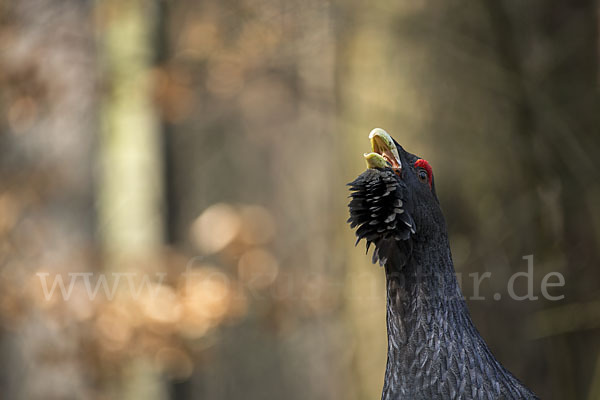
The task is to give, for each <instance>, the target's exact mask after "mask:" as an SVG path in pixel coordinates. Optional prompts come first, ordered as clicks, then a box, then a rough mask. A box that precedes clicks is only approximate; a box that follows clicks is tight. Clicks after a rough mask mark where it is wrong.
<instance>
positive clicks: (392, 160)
mask: <svg viewBox="0 0 600 400" xmlns="http://www.w3.org/2000/svg"><path fill="white" fill-rule="evenodd" d="M369 140H370V141H371V149H372V150H373V153H369V156H370V157H371V159H372V162H373V163H374V165H375V164H377V165H379V163H380V160H378V159H375V157H373V156H371V154H377V155H379V156H380V157H381V158H383V159H384V161H386V162H387V163H388V165H385V166H386V167H392V168H394V169H401V168H402V162H401V161H400V156H399V154H398V149H397V148H396V144H395V143H394V141H393V140H392V137H391V136H390V135H389V134H388V133H387V132H386V131H384V130H383V129H381V128H375V129H373V130H372V131H371V133H369ZM365 159H367V154H365ZM367 165H369V160H368V159H367ZM369 168H383V167H369Z"/></svg>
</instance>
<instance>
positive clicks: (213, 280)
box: [0, 0, 600, 400]
mask: <svg viewBox="0 0 600 400" xmlns="http://www.w3.org/2000/svg"><path fill="white" fill-rule="evenodd" d="M598 15H599V7H598V3H597V2H596V1H594V0H575V1H569V2H548V1H540V0H529V1H518V0H474V1H466V0H449V1H444V2H433V1H428V0H411V1H408V0H400V1H390V0H376V1H372V2H359V1H339V0H330V1H328V0H288V1H276V0H239V1H230V0H225V1H217V0H200V1H191V0H177V1H175V0H162V1H161V0H127V1H122V0H98V1H88V0H55V1H45V0H18V1H10V0H0V48H1V51H0V237H1V239H0V260H1V263H0V321H1V327H0V358H1V360H2V363H1V366H0V392H1V393H2V395H1V397H2V398H5V399H45V400H47V399H132V400H133V399H145V400H154V399H177V400H179V399H182V400H183V399H242V398H243V399H248V400H252V399H256V400H259V399H260V400H267V399H282V398H283V399H290V400H295V399H298V400H300V399H315V400H317V399H350V400H353V399H357V400H358V399H374V398H379V396H380V391H381V387H382V383H383V371H384V368H385V354H386V348H385V346H386V336H385V335H386V333H385V299H384V295H385V290H384V276H383V271H382V270H381V269H380V268H378V267H376V266H373V265H371V264H370V257H369V256H367V255H364V248H362V247H361V248H354V247H353V244H354V239H353V234H352V232H351V231H350V229H349V227H348V226H347V225H346V224H345V220H346V218H347V210H346V205H347V198H346V196H347V194H348V192H347V188H346V187H345V184H346V183H347V182H348V181H350V180H352V179H353V178H354V177H355V176H356V175H357V174H359V173H360V172H361V171H362V170H363V169H364V161H363V159H362V153H363V152H364V151H367V150H368V149H369V143H368V139H367V135H368V132H369V131H370V130H371V129H372V128H374V127H381V128H384V129H386V130H387V131H388V132H389V133H390V134H392V135H393V136H394V137H395V138H396V139H397V140H398V141H399V142H400V143H402V144H403V145H404V146H405V148H406V149H407V150H409V151H411V152H413V153H416V154H419V155H421V156H423V157H424V158H426V159H428V160H429V161H430V162H431V164H432V165H433V168H434V173H435V176H436V185H437V192H438V196H439V197H440V200H441V203H442V206H443V208H444V210H445V214H446V218H447V222H448V225H449V230H450V239H451V244H452V250H453V253H454V257H455V263H456V268H457V272H458V273H460V274H461V275H462V276H463V289H464V291H465V295H466V296H470V295H471V294H472V285H468V284H465V281H466V277H468V274H469V273H473V272H479V273H483V272H487V271H489V272H491V273H492V277H493V278H492V279H490V280H489V282H486V283H485V284H482V287H481V290H480V294H481V295H482V296H485V297H486V299H487V300H486V301H470V302H469V307H470V309H471V311H472V315H473V318H474V320H475V323H476V325H477V326H478V328H479V329H480V331H481V332H482V334H483V336H484V337H485V338H486V340H487V341H488V343H489V345H490V347H491V348H492V350H493V351H494V352H495V354H496V356H497V357H498V358H499V359H500V360H501V361H502V362H503V363H504V364H505V365H506V366H507V367H508V368H509V369H510V370H511V371H512V372H513V373H515V375H517V376H518V377H519V378H520V379H521V380H523V381H524V382H526V383H527V384H528V385H529V386H530V387H531V388H532V389H534V390H535V391H536V392H537V393H538V394H539V395H540V396H541V397H542V398H544V399H590V400H591V399H600V284H599V282H600V268H599V267H600V253H599V250H598V249H599V246H598V245H599V242H600V206H599V204H600V186H599V185H598V182H599V179H600V170H599V168H598V167H599V164H600V160H599V157H598V154H600V137H599V136H598V128H599V126H600V121H599V116H600V108H599V107H598V106H599V104H598V89H599V76H600V69H599V66H598V60H599V55H600V47H599V43H598V37H599V29H598ZM528 254H533V255H534V257H535V280H534V282H535V286H534V291H535V293H536V294H538V295H539V290H540V289H539V282H540V281H541V279H542V277H543V276H544V275H545V274H546V273H548V272H551V271H558V272H561V273H562V274H563V275H564V276H565V281H566V284H565V286H564V287H563V288H560V290H559V291H558V294H564V295H565V298H564V299H563V300H561V301H547V300H544V299H543V298H542V297H541V296H540V300H538V301H515V300H511V299H510V298H508V296H504V297H503V298H502V300H500V301H494V300H492V294H494V293H496V292H501V293H506V283H507V281H508V279H509V277H510V275H511V274H513V273H515V272H516V271H524V270H526V262H525V261H524V260H522V257H523V256H525V255H528ZM185 272H192V274H189V275H185V276H187V277H188V278H186V279H183V278H182V277H183V276H184V275H183V274H184V273H185ZM39 273H42V274H44V273H46V274H48V275H38V274H39ZM69 273H71V275H68V274H69ZM72 273H79V275H77V276H79V278H80V279H79V280H76V281H75V283H74V284H73V287H72V288H71V289H72V293H71V296H70V298H69V300H68V301H64V300H63V299H62V298H61V295H60V291H59V290H58V289H56V291H55V292H54V295H52V296H50V298H49V299H47V298H46V296H45V295H44V291H43V285H42V284H41V283H42V280H43V279H42V278H43V277H44V276H46V278H47V279H48V281H47V282H52V279H54V278H56V277H57V276H59V277H62V278H63V279H64V281H65V284H66V285H67V286H68V282H69V277H70V276H71V277H73V276H74V275H72ZM118 273H121V274H122V273H127V274H129V275H127V276H133V277H134V278H135V279H138V278H140V279H141V277H142V276H144V275H143V274H147V275H146V276H147V277H150V279H149V280H148V281H147V282H146V283H147V286H146V289H144V290H141V291H140V292H138V293H137V294H132V293H131V291H128V290H127V289H126V288H124V287H123V285H121V286H120V287H119V288H118V289H117V290H116V292H115V296H114V298H112V299H110V298H107V296H106V295H105V294H104V292H103V290H102V289H100V290H99V293H98V295H97V296H95V297H94V298H91V297H90V296H88V295H87V294H86V286H85V281H84V280H83V278H82V277H84V276H89V275H85V274H93V277H95V278H94V279H98V277H99V276H100V274H106V276H108V277H109V280H110V278H111V277H114V276H116V275H112V274H118ZM123 281H125V278H123ZM95 282H96V281H95V280H92V283H95ZM121 283H123V282H121ZM49 285H50V284H49ZM524 286H525V284H524V282H523V286H519V288H518V289H517V291H518V292H519V291H522V290H524Z"/></svg>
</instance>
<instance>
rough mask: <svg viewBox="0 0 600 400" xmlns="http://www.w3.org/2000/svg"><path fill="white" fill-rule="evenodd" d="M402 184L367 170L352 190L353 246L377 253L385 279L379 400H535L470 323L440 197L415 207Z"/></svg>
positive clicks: (384, 171)
mask: <svg viewBox="0 0 600 400" xmlns="http://www.w3.org/2000/svg"><path fill="white" fill-rule="evenodd" d="M405 178H406V179H402V178H401V177H400V176H398V175H396V174H395V173H394V171H393V170H392V169H390V168H385V169H368V170H367V171H365V172H364V173H363V174H361V175H360V176H359V177H358V178H357V179H356V180H354V181H353V182H351V183H350V184H349V186H350V191H351V196H350V197H351V201H350V204H349V209H350V219H349V220H348V222H349V223H350V225H351V227H352V228H357V229H356V236H357V244H358V242H359V241H360V240H362V239H364V240H365V241H366V244H367V251H368V250H369V247H370V246H371V245H373V246H374V249H373V262H374V263H375V262H378V263H379V264H380V265H382V266H384V268H385V274H386V287H387V330H388V360H387V366H386V373H385V382H384V388H383V393H382V399H384V400H391V399H536V398H537V397H536V396H535V395H534V394H533V393H532V392H531V391H529V389H527V388H526V387H525V386H524V385H523V384H522V383H521V382H519V381H518V380H517V379H516V378H515V377H514V376H513V375H512V374H511V373H510V372H508V371H507V370H506V369H505V368H504V367H503V366H502V365H501V364H500V363H499V362H498V361H497V360H496V358H495V357H494V356H493V354H492V353H491V351H490V350H489V348H488V346H487V345H486V343H485V341H484V340H483V339H482V337H481V336H480V334H479V332H478V331H477V329H476V328H475V326H474V325H473V323H472V321H471V317H470V315H469V312H468V309H467V306H466V303H465V301H464V298H463V295H462V293H461V291H460V288H459V286H458V283H457V280H456V276H455V272H454V267H453V263H452V256H451V253H450V246H449V243H448V235H447V230H446V225H445V221H444V218H443V215H442V213H441V210H440V209H439V205H438V204H437V198H436V199H435V204H434V203H430V204H429V207H424V206H423V205H422V204H417V203H418V202H417V201H415V194H414V193H413V191H412V190H411V187H410V185H411V183H412V182H411V180H410V179H408V177H406V176H405ZM420 223H422V225H423V226H419V225H420Z"/></svg>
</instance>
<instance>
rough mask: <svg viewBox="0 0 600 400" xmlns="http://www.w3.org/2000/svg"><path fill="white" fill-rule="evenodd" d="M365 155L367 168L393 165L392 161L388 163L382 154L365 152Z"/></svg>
mask: <svg viewBox="0 0 600 400" xmlns="http://www.w3.org/2000/svg"><path fill="white" fill-rule="evenodd" d="M364 156H365V162H366V163H367V168H386V167H391V165H390V163H388V162H387V161H386V160H385V158H383V156H382V155H381V154H377V153H365V154H364Z"/></svg>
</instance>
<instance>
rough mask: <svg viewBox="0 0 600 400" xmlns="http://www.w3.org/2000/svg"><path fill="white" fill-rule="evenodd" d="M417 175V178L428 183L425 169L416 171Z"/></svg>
mask: <svg viewBox="0 0 600 400" xmlns="http://www.w3.org/2000/svg"><path fill="white" fill-rule="evenodd" d="M417 176H418V177H419V180H420V181H421V182H423V183H429V176H428V175H427V171H425V170H424V169H420V170H419V172H418V173H417Z"/></svg>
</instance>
